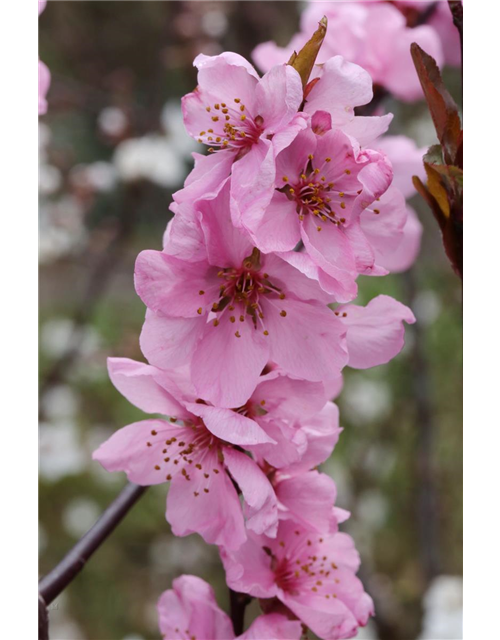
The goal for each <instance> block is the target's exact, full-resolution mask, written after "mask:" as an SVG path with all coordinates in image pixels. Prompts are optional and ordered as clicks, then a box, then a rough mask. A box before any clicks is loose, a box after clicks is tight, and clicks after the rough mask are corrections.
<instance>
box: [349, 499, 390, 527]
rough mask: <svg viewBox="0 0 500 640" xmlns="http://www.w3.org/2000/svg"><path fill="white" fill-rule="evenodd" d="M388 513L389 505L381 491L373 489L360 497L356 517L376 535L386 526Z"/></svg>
mask: <svg viewBox="0 0 500 640" xmlns="http://www.w3.org/2000/svg"><path fill="white" fill-rule="evenodd" d="M388 513H389V503H388V501H387V498H385V497H384V495H383V494H382V493H381V492H380V491H377V490H376V489H371V490H370V491H364V492H363V493H362V494H361V495H360V496H359V497H358V500H357V505H356V517H357V518H358V519H359V521H360V522H361V525H362V526H364V527H365V528H368V529H369V530H370V531H371V532H373V533H375V532H376V531H378V530H379V529H381V528H382V527H383V526H384V525H385V523H386V521H387V516H388Z"/></svg>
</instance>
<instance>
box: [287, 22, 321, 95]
mask: <svg viewBox="0 0 500 640" xmlns="http://www.w3.org/2000/svg"><path fill="white" fill-rule="evenodd" d="M327 26H328V20H327V17H326V16H323V17H322V18H321V20H320V21H319V23H318V28H317V29H316V31H315V32H314V33H313V35H312V37H311V39H310V40H308V41H307V42H306V44H305V45H304V46H303V47H302V49H301V50H300V51H299V53H296V52H295V51H294V52H293V53H292V55H291V57H290V60H289V61H288V64H289V65H290V66H292V67H293V68H294V69H296V70H297V71H298V73H299V75H300V78H301V80H302V86H303V87H304V89H305V87H306V85H307V82H308V80H309V76H310V75H311V71H312V70H313V67H314V63H315V62H316V58H317V57H318V53H319V50H320V49H321V45H322V44H323V40H324V39H325V35H326V28H327Z"/></svg>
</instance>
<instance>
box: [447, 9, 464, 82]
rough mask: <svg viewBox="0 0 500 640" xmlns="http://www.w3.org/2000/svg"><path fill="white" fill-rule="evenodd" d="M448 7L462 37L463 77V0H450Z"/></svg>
mask: <svg viewBox="0 0 500 640" xmlns="http://www.w3.org/2000/svg"><path fill="white" fill-rule="evenodd" d="M448 6H449V7H450V11H451V15H452V17H453V24H454V25H455V27H456V28H457V30H458V33H459V35H460V54H461V57H462V76H463V60H464V8H463V5H462V0H448Z"/></svg>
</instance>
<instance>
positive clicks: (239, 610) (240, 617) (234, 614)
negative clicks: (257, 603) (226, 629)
mask: <svg viewBox="0 0 500 640" xmlns="http://www.w3.org/2000/svg"><path fill="white" fill-rule="evenodd" d="M251 601H252V597H251V596H249V595H248V594H246V593H238V591H233V590H232V589H229V603H230V607H231V621H232V623H233V629H234V634H235V635H236V636H241V634H242V633H243V629H244V625H245V609H246V607H247V605H248V604H250V602H251Z"/></svg>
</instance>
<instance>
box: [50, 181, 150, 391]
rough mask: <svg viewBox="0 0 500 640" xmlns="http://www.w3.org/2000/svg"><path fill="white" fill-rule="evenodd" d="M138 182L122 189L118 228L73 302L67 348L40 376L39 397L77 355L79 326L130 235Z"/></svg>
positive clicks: (90, 312)
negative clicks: (122, 198) (69, 345)
mask: <svg viewBox="0 0 500 640" xmlns="http://www.w3.org/2000/svg"><path fill="white" fill-rule="evenodd" d="M140 193H141V186H140V184H131V185H130V186H129V187H127V188H126V189H125V191H124V203H123V209H122V214H121V215H120V216H119V217H118V228H117V230H116V232H115V235H114V238H113V240H112V241H111V242H110V244H108V245H107V246H106V248H105V249H104V251H102V252H101V255H100V256H99V257H98V258H97V262H96V264H95V266H94V268H93V270H92V271H91V273H90V276H89V279H88V281H87V285H86V287H85V290H84V293H83V296H82V298H81V300H80V302H79V303H78V304H77V307H76V310H75V313H74V315H73V322H74V329H73V337H72V346H71V348H70V349H69V350H68V351H67V352H66V353H65V354H64V355H63V356H62V357H61V358H60V359H58V360H56V361H55V362H54V363H53V365H52V367H51V369H49V371H48V372H47V374H46V375H45V376H44V379H43V381H42V383H41V385H40V396H42V395H43V394H44V393H45V392H46V391H47V390H48V389H49V388H50V387H51V386H53V385H54V384H55V383H57V382H59V381H60V380H61V379H62V378H64V376H65V375H66V372H67V371H68V369H69V368H70V367H71V365H72V364H73V362H74V360H75V359H76V358H77V357H78V354H79V352H80V346H81V342H82V339H83V335H82V331H81V329H82V327H84V326H85V325H86V324H87V323H88V322H89V320H90V319H91V318H92V315H93V314H94V312H95V309H96V307H97V305H98V303H99V301H100V300H101V298H102V296H103V294H104V293H105V291H106V289H107V286H108V284H109V281H110V279H111V277H112V276H113V273H114V272H115V270H116V266H117V264H118V262H119V260H120V258H121V256H122V253H123V250H124V248H125V245H126V242H127V240H128V239H129V238H130V237H131V235H132V231H133V228H134V224H135V220H136V212H137V207H138V202H139V199H140Z"/></svg>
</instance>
